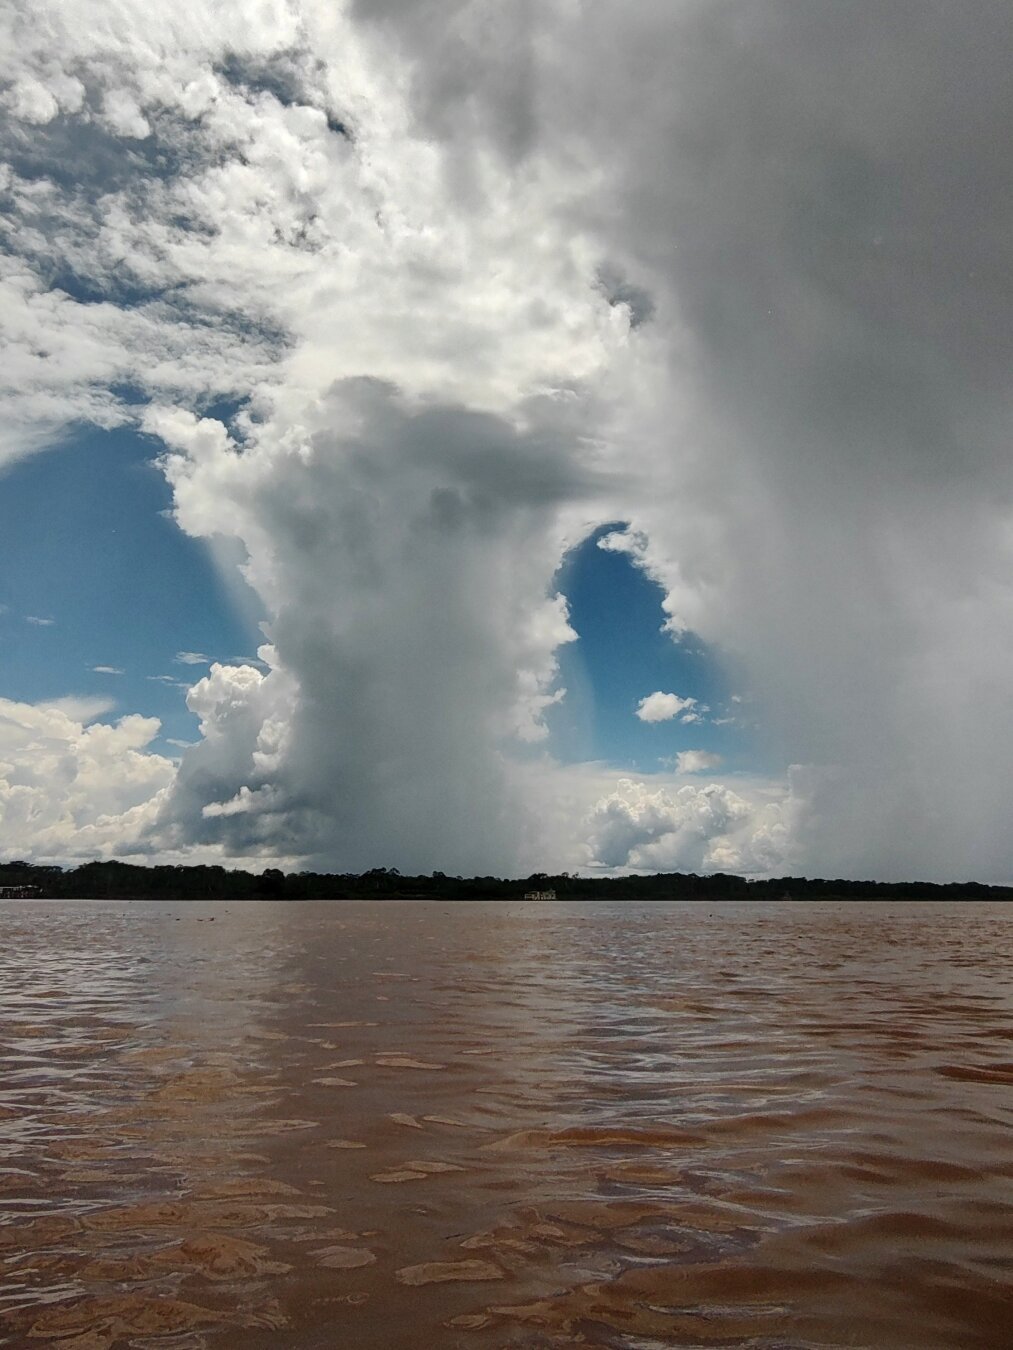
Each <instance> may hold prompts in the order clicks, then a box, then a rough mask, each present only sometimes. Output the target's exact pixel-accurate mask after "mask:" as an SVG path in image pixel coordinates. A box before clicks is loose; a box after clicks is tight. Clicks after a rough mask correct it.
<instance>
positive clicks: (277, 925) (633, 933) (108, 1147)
mask: <svg viewBox="0 0 1013 1350" xmlns="http://www.w3.org/2000/svg"><path fill="white" fill-rule="evenodd" d="M0 938H2V941H0V1263H2V1271H3V1279H2V1281H0V1344H2V1345H4V1346H7V1347H10V1346H22V1345H23V1346H32V1347H36V1346H41V1347H47V1346H53V1347H56V1350H109V1348H110V1347H118V1346H144V1347H149V1346H150V1347H158V1348H159V1350H182V1347H199V1346H200V1347H203V1346H207V1347H209V1350H215V1347H221V1348H222V1350H228V1348H229V1347H236V1346H242V1347H244V1350H255V1348H256V1347H261V1346H292V1347H317V1346H319V1347H338V1348H342V1350H343V1348H344V1347H347V1348H348V1350H360V1348H361V1350H401V1348H402V1347H405V1348H407V1347H413V1348H416V1347H417V1348H418V1350H425V1348H426V1347H443V1346H447V1347H457V1346H461V1347H475V1350H487V1348H490V1350H500V1348H501V1347H512V1346H530V1347H542V1346H545V1347H549V1346H571V1345H591V1346H612V1347H626V1348H628V1350H654V1348H655V1347H662V1346H670V1345H676V1346H708V1347H710V1346H750V1347H769V1348H770V1350H773V1348H774V1347H779V1348H781V1350H787V1348H788V1347H816V1346H838V1345H848V1346H874V1347H880V1346H885V1347H893V1346H904V1347H919V1350H921V1348H922V1347H943V1348H945V1350H952V1347H963V1346H988V1347H992V1346H1009V1345H1011V1344H1013V1297H1011V1294H1013V1218H1011V1216H1013V1208H1011V1204H1010V1202H1011V1199H1013V1136H1011V1132H1010V1123H1011V1119H1013V1110H1011V1107H1013V913H1011V912H1010V911H1008V910H1003V909H1002V908H1001V907H999V906H988V905H977V904H976V905H968V906H965V907H960V906H956V905H953V906H941V905H940V906H930V905H925V906H900V905H898V906H885V905H879V906H872V905H868V906H863V905H826V906H822V907H818V906H814V905H791V904H782V905H767V904H762V905H761V904H757V905H751V906H746V905H735V904H726V905H719V904H714V905H698V906H692V905H684V904H672V905H661V904H653V905H635V906H634V905H629V906H622V907H621V906H618V905H577V904H573V905H562V904H561V905H535V904H503V905H478V904H475V905H469V904H460V905H443V904H410V903H386V904H367V903H333V904H329V905H328V904H286V905H280V904H279V905H272V904H249V905H237V904H232V905H198V904H181V905H174V906H169V905H166V904H164V903H162V904H158V903H154V902H145V903H136V904H130V905H126V904H122V903H112V902H93V901H80V902H49V901H45V902H30V901H12V902H0Z"/></svg>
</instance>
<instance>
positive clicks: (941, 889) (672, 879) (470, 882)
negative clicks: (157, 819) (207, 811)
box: [0, 861, 1013, 902]
mask: <svg viewBox="0 0 1013 1350" xmlns="http://www.w3.org/2000/svg"><path fill="white" fill-rule="evenodd" d="M19 891H20V892H21V893H22V894H26V893H27V894H28V895H32V894H37V895H39V896H41V897H46V898H51V899H78V898H81V897H89V898H94V899H129V900H387V899H389V900H523V899H524V898H525V896H526V895H527V894H528V893H530V892H536V893H538V895H539V897H540V898H542V899H544V898H545V897H546V896H550V897H552V898H554V899H556V900H610V901H643V900H703V901H714V900H945V901H949V902H953V901H962V900H989V901H1013V887H1009V886H984V885H981V884H979V883H977V882H954V883H949V884H941V885H940V884H933V883H931V882H924V881H904V882H883V881H848V880H840V879H838V880H823V879H820V878H808V877H778V878H775V879H770V878H768V879H765V880H759V881H756V880H749V879H747V878H745V877H738V876H729V875H727V874H726V873H722V872H716V873H712V874H710V875H707V876H698V875H696V873H692V872H690V873H684V872H659V873H656V874H654V875H650V876H623V877H602V876H592V877H587V876H576V875H572V874H570V873H568V872H562V873H560V874H559V875H557V876H549V875H547V874H545V873H543V872H535V873H532V874H531V875H530V876H528V877H522V878H509V877H507V878H504V877H491V876H486V877H459V876H447V875H446V874H445V873H443V872H432V873H429V874H428V875H426V876H402V875H401V873H400V872H399V871H398V870H397V868H394V867H390V868H388V867H376V868H372V869H371V870H370V871H368V872H361V873H342V872H333V873H332V872H288V873H286V872H281V871H279V870H278V869H277V868H273V867H269V868H267V869H266V870H265V871H264V872H262V873H260V874H257V873H254V872H244V871H241V870H239V869H230V868H225V867H206V866H199V867H181V866H163V867H139V866H137V865H135V864H133V863H123V862H115V861H111V862H89V863H84V864H82V865H81V866H79V867H73V868H61V867H54V866H42V865H37V864H33V863H26V862H8V863H2V864H0V896H2V895H3V894H4V893H5V892H6V893H8V897H9V898H14V895H13V894H12V893H16V892H19Z"/></svg>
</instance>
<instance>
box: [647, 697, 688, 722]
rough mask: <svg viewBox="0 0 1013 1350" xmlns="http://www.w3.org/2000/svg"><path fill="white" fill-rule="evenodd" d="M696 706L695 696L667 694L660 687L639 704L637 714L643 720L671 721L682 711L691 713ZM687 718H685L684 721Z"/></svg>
mask: <svg viewBox="0 0 1013 1350" xmlns="http://www.w3.org/2000/svg"><path fill="white" fill-rule="evenodd" d="M695 707H696V699H695V698H680V697H679V695H678V694H665V693H663V692H662V691H661V690H660V689H658V690H655V692H654V693H653V694H648V695H647V697H646V698H642V699H641V700H640V702H639V703H638V704H637V716H638V717H639V718H640V720H641V722H670V721H671V720H672V718H673V717H678V716H679V714H680V713H689V712H690V710H692V709H694V708H695ZM685 720H687V719H686V718H683V721H685Z"/></svg>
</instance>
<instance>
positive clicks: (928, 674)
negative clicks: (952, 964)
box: [0, 0, 1013, 882]
mask: <svg viewBox="0 0 1013 1350" xmlns="http://www.w3.org/2000/svg"><path fill="white" fill-rule="evenodd" d="M0 30H2V31H0V113H2V121H0V229H2V232H3V252H2V255H0V330H2V341H3V352H4V359H3V363H2V369H0V383H2V388H0V399H2V416H0V855H2V856H3V857H6V858H33V859H39V860H45V861H57V862H61V863H73V862H75V861H79V860H82V859H86V858H91V857H120V858H124V859H130V860H133V861H146V860H147V861H157V862H186V861H190V862H217V863H223V864H226V865H242V866H248V867H252V868H254V869H256V870H259V869H262V868H263V867H266V866H288V867H314V868H326V869H329V870H339V871H340V870H361V869H363V868H367V867H372V866H397V867H399V868H400V869H401V870H402V871H426V872H428V871H431V870H441V871H445V872H448V873H460V874H473V873H479V874H489V873H496V874H501V875H517V876H520V875H526V874H528V873H531V872H533V871H559V870H570V871H584V872H599V871H613V870H617V871H628V870H640V869H647V870H652V871H653V870H666V869H678V870H684V871H715V870H720V871H728V872H735V873H741V874H746V875H756V876H768V875H775V876H777V875H786V874H800V873H807V874H809V875H829V876H840V877H876V878H880V879H884V880H892V879H907V878H921V879H929V880H963V879H975V880H981V881H999V882H1009V881H1010V880H1011V878H1013V830H1011V829H1010V824H1011V821H1010V807H1009V802H1010V801H1011V800H1013V699H1011V698H1010V696H1009V683H1010V672H1011V669H1013V586H1011V577H1013V570H1011V562H1013V556H1011V555H1013V456H1011V454H1010V425H1011V417H1010V413H1011V408H1010V403H1011V394H1010V388H1011V386H1010V381H1009V378H1008V371H1009V369H1010V357H1011V354H1013V353H1011V351H1010V348H1011V346H1013V329H1011V327H1010V324H1009V317H1008V316H1009V313H1010V300H1011V298H1013V297H1011V295H1010V288H1011V281H1010V278H1011V277H1013V266H1011V263H1013V257H1011V254H1013V230H1011V226H1013V220H1011V214H1013V156H1011V155H1010V146H1009V139H1010V131H1009V128H1010V126H1011V125H1013V118H1011V114H1013V86H1011V85H1010V82H1009V79H1008V69H1009V63H1010V58H1011V56H1013V11H1011V10H1010V7H1009V6H1008V4H1006V3H992V0H973V2H972V3H970V4H967V3H961V4H957V3H956V2H955V0H892V3H890V4H889V5H875V6H873V5H866V6H860V5H834V4H830V3H826V4H823V3H815V4H810V5H804V6H802V5H799V4H797V3H795V2H794V0H749V2H748V3H747V2H746V0H737V2H736V3H729V2H728V0H664V2H663V3H662V0H657V2H655V0H645V3H643V4H639V5H637V6H634V7H632V9H631V8H630V7H629V6H622V5H620V4H619V3H618V0H601V3H596V4H594V5H590V4H586V3H581V2H580V0H540V3H539V4H537V5H534V4H531V3H529V2H528V0H516V3H511V4H503V3H496V4H494V3H491V0H470V2H466V0H412V3H407V0H370V2H369V3H363V2H359V3H354V2H351V0H346V3H339V2H336V0H258V3H251V0H245V3H242V4H238V3H229V0H222V2H220V3H216V4H213V5H212V4H210V3H208V2H207V0H204V2H203V3H198V2H196V0H180V3H178V4H175V5H173V6H162V7H156V8H155V9H152V7H151V6H150V5H141V4H140V2H139V0H115V2H114V3H109V4H106V5H103V6H100V7H99V8H98V9H96V8H95V7H94V6H87V7H86V6H85V5H84V4H83V3H78V2H77V0H61V3H59V4H57V3H55V0H53V2H49V0H34V2H33V3H32V4H31V5H30V6H29V5H28V4H21V3H17V2H16V0H15V2H14V3H11V4H9V5H7V6H6V7H5V8H4V11H3V14H2V15H0Z"/></svg>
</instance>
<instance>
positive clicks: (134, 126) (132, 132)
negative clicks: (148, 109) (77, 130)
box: [102, 89, 151, 141]
mask: <svg viewBox="0 0 1013 1350" xmlns="http://www.w3.org/2000/svg"><path fill="white" fill-rule="evenodd" d="M102 120H103V122H105V124H106V126H108V127H109V129H110V131H112V132H114V133H115V134H116V135H117V136H122V137H123V138H124V139H127V140H136V141H141V140H144V138H145V137H146V136H150V135H151V127H150V125H149V123H148V120H147V118H146V117H145V116H144V115H143V113H142V112H141V110H140V108H139V107H138V106H137V102H136V100H134V99H133V98H131V97H130V95H129V94H128V93H126V91H125V90H122V89H110V90H109V91H108V92H107V93H106V96H105V98H104V99H103V101H102Z"/></svg>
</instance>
